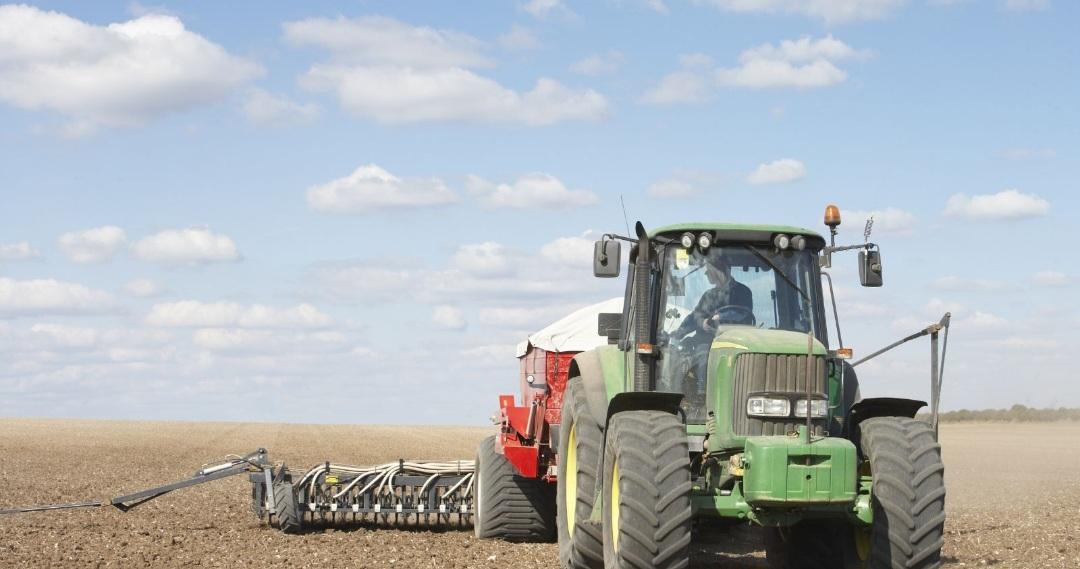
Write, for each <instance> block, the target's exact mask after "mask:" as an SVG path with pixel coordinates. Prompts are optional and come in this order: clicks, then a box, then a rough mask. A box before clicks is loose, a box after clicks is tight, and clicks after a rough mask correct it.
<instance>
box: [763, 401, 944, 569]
mask: <svg viewBox="0 0 1080 569" xmlns="http://www.w3.org/2000/svg"><path fill="white" fill-rule="evenodd" d="M859 430H860V434H861V444H860V450H861V452H862V455H863V456H864V457H866V458H867V459H869V466H870V474H871V475H872V476H873V479H874V484H873V491H872V493H871V505H872V507H873V514H874V522H873V524H872V525H871V526H870V527H869V528H866V527H865V526H857V525H853V524H850V523H847V522H844V521H833V520H806V521H803V522H800V523H798V524H796V525H794V526H792V527H790V528H770V529H768V530H766V531H767V532H768V533H767V534H766V537H765V554H766V557H767V559H768V562H769V567H772V568H773V569H833V568H844V569H893V568H896V567H904V568H906V569H936V568H937V567H939V566H940V564H941V546H942V545H943V544H944V534H943V532H944V524H945V477H944V472H945V467H944V465H943V464H942V462H941V446H940V445H939V444H938V443H937V442H936V441H935V440H934V435H933V430H932V429H931V428H930V425H928V424H926V423H925V422H923V421H918V420H915V419H909V418H906V417H875V418H872V419H867V420H865V421H863V422H862V423H860V424H859Z"/></svg>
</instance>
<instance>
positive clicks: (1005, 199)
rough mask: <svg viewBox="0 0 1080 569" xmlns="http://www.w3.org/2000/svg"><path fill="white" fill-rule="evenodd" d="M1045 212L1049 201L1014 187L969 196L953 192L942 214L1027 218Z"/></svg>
mask: <svg viewBox="0 0 1080 569" xmlns="http://www.w3.org/2000/svg"><path fill="white" fill-rule="evenodd" d="M1049 212H1050V202H1048V201H1046V200H1044V199H1043V198H1041V197H1039V196H1037V195H1035V194H1025V193H1023V192H1021V191H1020V190H1015V189H1010V190H1004V191H1001V192H998V193H996V194H976V195H973V196H969V195H967V194H953V195H952V196H950V197H949V201H948V202H946V204H945V215H948V216H952V217H966V218H969V219H981V220H1017V219H1030V218H1033V217H1042V216H1044V215H1046V214H1047V213H1049Z"/></svg>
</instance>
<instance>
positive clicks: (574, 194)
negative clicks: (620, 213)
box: [467, 172, 600, 210]
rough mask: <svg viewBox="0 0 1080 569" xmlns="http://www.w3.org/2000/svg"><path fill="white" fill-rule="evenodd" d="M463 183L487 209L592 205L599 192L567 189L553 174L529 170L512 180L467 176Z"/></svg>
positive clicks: (597, 200) (557, 207)
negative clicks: (492, 180) (497, 182)
mask: <svg viewBox="0 0 1080 569" xmlns="http://www.w3.org/2000/svg"><path fill="white" fill-rule="evenodd" d="M467 187H468V189H469V192H470V193H471V194H473V195H474V196H476V197H477V199H478V200H479V201H480V204H481V205H483V206H484V207H487V208H491V209H499V208H511V209H549V210H558V209H571V208H575V207H580V206H586V205H592V204H594V203H597V202H599V201H600V198H599V196H597V195H596V194H595V193H593V192H591V191H589V190H571V189H568V188H567V187H566V185H565V184H563V182H562V181H561V180H559V179H558V178H556V177H555V176H552V175H551V174H545V173H543V172H532V173H529V174H524V175H522V176H520V177H519V178H518V179H517V180H515V181H514V182H513V183H509V184H508V183H502V184H495V183H493V182H489V181H487V180H485V179H483V178H481V177H479V176H469V179H468V182H467Z"/></svg>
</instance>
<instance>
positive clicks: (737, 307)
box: [705, 304, 757, 330]
mask: <svg viewBox="0 0 1080 569" xmlns="http://www.w3.org/2000/svg"><path fill="white" fill-rule="evenodd" d="M727 310H730V311H732V312H735V313H736V314H737V315H741V316H742V318H739V319H737V320H735V321H731V320H730V319H728V318H724V321H725V322H726V323H728V324H744V323H746V322H747V321H749V325H750V326H753V325H754V323H755V322H756V321H757V319H756V318H754V311H753V310H752V309H750V308H747V307H746V306H743V305H742V304H725V305H724V306H721V307H720V308H718V309H717V310H716V316H713V317H712V318H709V319H708V320H706V321H705V324H706V325H707V324H708V323H710V322H715V323H716V324H717V325H719V324H722V323H725V322H721V321H720V317H721V315H722V314H723V313H724V311H727ZM712 329H713V330H715V329H716V328H715V327H713V328H712Z"/></svg>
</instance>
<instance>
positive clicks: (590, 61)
mask: <svg viewBox="0 0 1080 569" xmlns="http://www.w3.org/2000/svg"><path fill="white" fill-rule="evenodd" d="M625 59H626V58H625V57H624V56H623V54H622V52H621V51H619V50H617V49H611V50H608V51H607V52H606V53H594V54H592V55H590V56H588V57H586V58H584V59H580V60H578V61H575V62H574V64H573V65H571V66H570V70H571V71H573V72H574V73H577V74H580V75H610V74H612V73H615V72H616V71H618V70H619V68H620V67H622V64H623V61H624V60H625Z"/></svg>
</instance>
